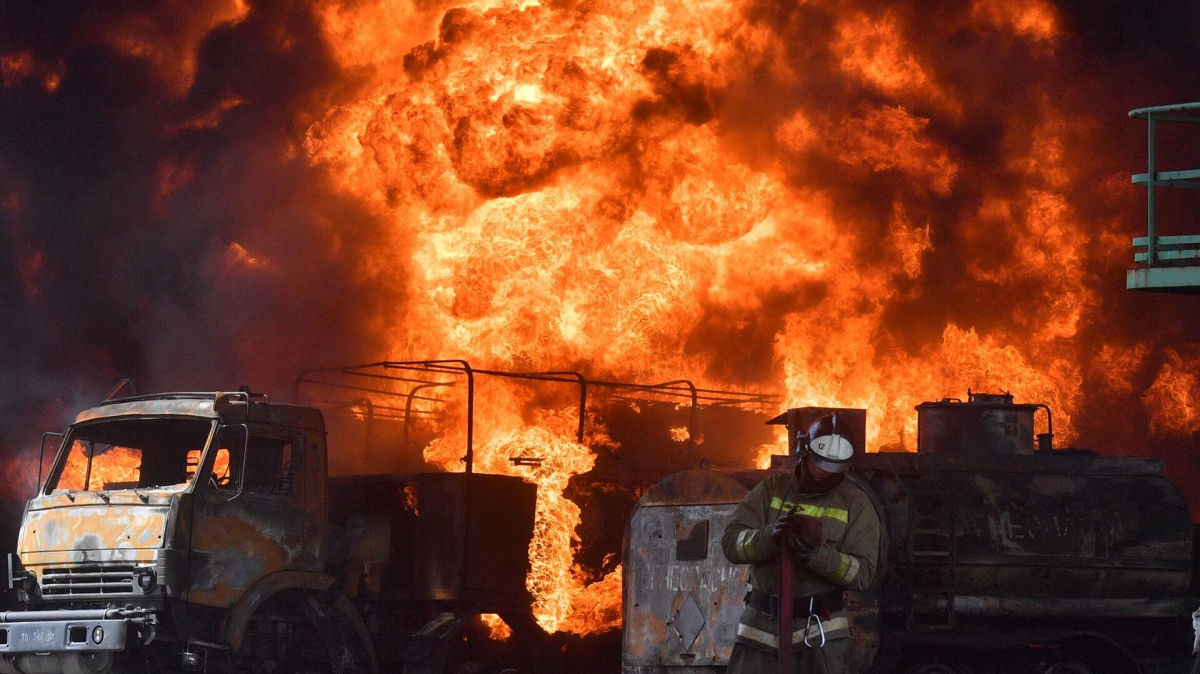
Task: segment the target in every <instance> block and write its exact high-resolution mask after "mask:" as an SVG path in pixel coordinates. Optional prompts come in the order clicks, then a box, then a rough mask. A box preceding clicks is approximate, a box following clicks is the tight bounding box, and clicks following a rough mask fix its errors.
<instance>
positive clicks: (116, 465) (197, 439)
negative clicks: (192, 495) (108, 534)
mask: <svg viewBox="0 0 1200 674" xmlns="http://www.w3.org/2000/svg"><path fill="white" fill-rule="evenodd" d="M213 423H214V422H213V421H211V420H208V419H187V418H157V419H109V420H105V421H96V422H91V423H87V424H83V425H80V426H76V427H75V428H73V429H71V431H70V433H69V434H68V435H67V438H66V441H65V443H64V445H63V447H64V448H65V450H64V451H63V452H62V456H60V457H59V458H58V461H57V462H56V466H55V470H54V471H53V472H52V473H51V475H50V480H49V481H48V483H47V487H46V492H47V493H49V492H50V491H52V490H55V489H60V490H64V489H65V490H70V491H108V490H113V489H137V488H148V487H165V486H171V485H180V486H182V485H186V484H187V483H188V482H189V481H190V480H191V479H192V477H193V475H194V474H195V472H196V462H197V460H198V459H199V456H200V454H201V451H200V450H202V449H203V448H204V444H205V443H206V442H207V441H208V436H209V433H210V431H211V430H212V427H213Z"/></svg>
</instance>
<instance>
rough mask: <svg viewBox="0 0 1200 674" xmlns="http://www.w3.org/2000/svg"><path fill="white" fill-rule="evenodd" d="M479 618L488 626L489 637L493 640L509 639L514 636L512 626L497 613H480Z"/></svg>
mask: <svg viewBox="0 0 1200 674" xmlns="http://www.w3.org/2000/svg"><path fill="white" fill-rule="evenodd" d="M479 619H480V620H482V621H483V624H484V625H487V628H488V638H489V639H492V640H493V641H507V640H508V638H509V637H511V636H512V628H511V627H509V626H508V623H506V622H504V618H501V617H500V616H498V615H496V614H495V613H483V614H480V616H479Z"/></svg>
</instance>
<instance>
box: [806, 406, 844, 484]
mask: <svg viewBox="0 0 1200 674" xmlns="http://www.w3.org/2000/svg"><path fill="white" fill-rule="evenodd" d="M800 452H801V453H800V460H801V461H811V462H812V464H813V465H814V466H816V467H818V468H820V469H822V470H825V471H827V472H830V473H844V472H846V469H847V468H849V467H850V461H851V460H852V459H853V458H854V443H853V441H851V440H850V429H849V428H847V427H846V426H845V424H841V423H839V422H838V415H837V413H836V412H835V413H833V414H827V415H825V416H823V417H818V418H817V420H816V421H814V422H812V425H810V426H809V427H808V433H807V434H806V435H805V437H804V438H803V444H802V445H801V450H800Z"/></svg>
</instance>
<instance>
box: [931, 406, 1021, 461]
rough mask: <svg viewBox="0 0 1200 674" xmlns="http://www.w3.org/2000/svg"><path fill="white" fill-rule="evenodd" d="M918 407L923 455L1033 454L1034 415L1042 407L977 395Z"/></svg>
mask: <svg viewBox="0 0 1200 674" xmlns="http://www.w3.org/2000/svg"><path fill="white" fill-rule="evenodd" d="M967 396H968V399H967V402H962V401H961V400H954V399H950V398H945V399H942V400H941V401H940V402H926V403H921V404H920V405H917V429H918V430H917V451H918V452H921V453H922V454H946V453H954V454H969V455H975V456H978V455H987V454H1033V414H1034V412H1035V411H1036V410H1037V409H1038V408H1039V407H1041V405H1022V404H1014V403H1013V397H1012V395H1010V394H1008V393H1000V394H986V393H981V394H974V393H970V392H968V394H967Z"/></svg>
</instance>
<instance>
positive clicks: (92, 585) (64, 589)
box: [42, 564, 136, 597]
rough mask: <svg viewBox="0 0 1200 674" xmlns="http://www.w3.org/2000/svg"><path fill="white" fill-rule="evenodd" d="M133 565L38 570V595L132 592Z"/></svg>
mask: <svg viewBox="0 0 1200 674" xmlns="http://www.w3.org/2000/svg"><path fill="white" fill-rule="evenodd" d="M135 568H136V567H135V566H134V565H133V564H89V565H86V566H64V567H59V568H53V569H46V570H45V571H43V572H42V596H43V597H50V596H77V595H88V594H116V593H121V592H124V593H129V592H133V588H134V579H133V570H134V569H135Z"/></svg>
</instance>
